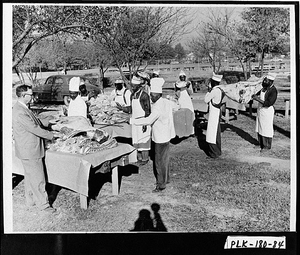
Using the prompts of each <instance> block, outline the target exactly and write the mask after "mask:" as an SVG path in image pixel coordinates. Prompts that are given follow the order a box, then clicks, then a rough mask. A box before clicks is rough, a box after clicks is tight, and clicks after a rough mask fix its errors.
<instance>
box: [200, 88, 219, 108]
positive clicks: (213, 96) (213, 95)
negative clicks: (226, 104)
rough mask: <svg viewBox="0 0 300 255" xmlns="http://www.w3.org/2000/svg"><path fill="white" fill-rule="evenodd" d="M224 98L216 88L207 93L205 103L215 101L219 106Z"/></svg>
mask: <svg viewBox="0 0 300 255" xmlns="http://www.w3.org/2000/svg"><path fill="white" fill-rule="evenodd" d="M221 98H222V91H221V90H220V89H218V88H216V87H214V88H213V89H212V90H211V91H210V92H207V93H206V95H205V97H204V102H205V103H209V102H210V100H212V101H213V103H214V104H219V103H220V101H221Z"/></svg>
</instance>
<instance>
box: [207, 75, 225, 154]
mask: <svg viewBox="0 0 300 255" xmlns="http://www.w3.org/2000/svg"><path fill="white" fill-rule="evenodd" d="M222 78H223V75H218V74H215V73H214V72H213V75H212V77H211V80H210V85H209V89H208V90H209V92H207V94H206V95H205V97H204V101H205V103H207V104H209V117H208V124H207V131H206V142H207V143H208V148H207V151H206V152H205V153H206V154H207V155H208V156H209V157H211V158H218V157H219V156H221V154H222V151H221V126H220V117H221V105H222V100H223V98H224V96H225V94H224V92H223V91H222V90H221V89H219V88H218V87H216V86H217V85H219V84H220V82H221V80H222Z"/></svg>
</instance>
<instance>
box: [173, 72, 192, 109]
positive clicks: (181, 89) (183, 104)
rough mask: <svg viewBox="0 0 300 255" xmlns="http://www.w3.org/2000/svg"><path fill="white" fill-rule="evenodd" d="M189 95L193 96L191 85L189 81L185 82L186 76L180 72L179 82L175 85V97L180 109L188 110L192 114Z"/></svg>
mask: <svg viewBox="0 0 300 255" xmlns="http://www.w3.org/2000/svg"><path fill="white" fill-rule="evenodd" d="M191 94H193V90H192V85H191V83H190V82H189V81H186V75H185V73H184V72H183V71H181V72H180V73H179V81H178V82H176V83H175V95H176V98H177V100H178V103H179V105H180V108H187V109H190V110H191V111H192V112H193V113H194V106H193V102H192V99H191V97H190V95H191Z"/></svg>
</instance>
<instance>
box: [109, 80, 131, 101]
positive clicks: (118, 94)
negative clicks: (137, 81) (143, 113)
mask: <svg viewBox="0 0 300 255" xmlns="http://www.w3.org/2000/svg"><path fill="white" fill-rule="evenodd" d="M130 97H131V91H130V90H129V89H127V88H126V87H125V83H124V81H123V80H122V79H117V80H116V81H115V89H114V90H113V91H112V92H111V94H110V98H111V100H112V101H113V102H115V103H116V104H119V105H121V106H130V105H131V102H130Z"/></svg>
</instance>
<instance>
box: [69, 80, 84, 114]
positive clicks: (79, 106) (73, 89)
mask: <svg viewBox="0 0 300 255" xmlns="http://www.w3.org/2000/svg"><path fill="white" fill-rule="evenodd" d="M79 86H80V77H73V78H72V79H70V81H69V92H70V98H71V100H70V103H69V107H68V116H82V117H85V118H87V105H86V103H85V101H84V100H83V99H82V98H81V96H80V92H79Z"/></svg>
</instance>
